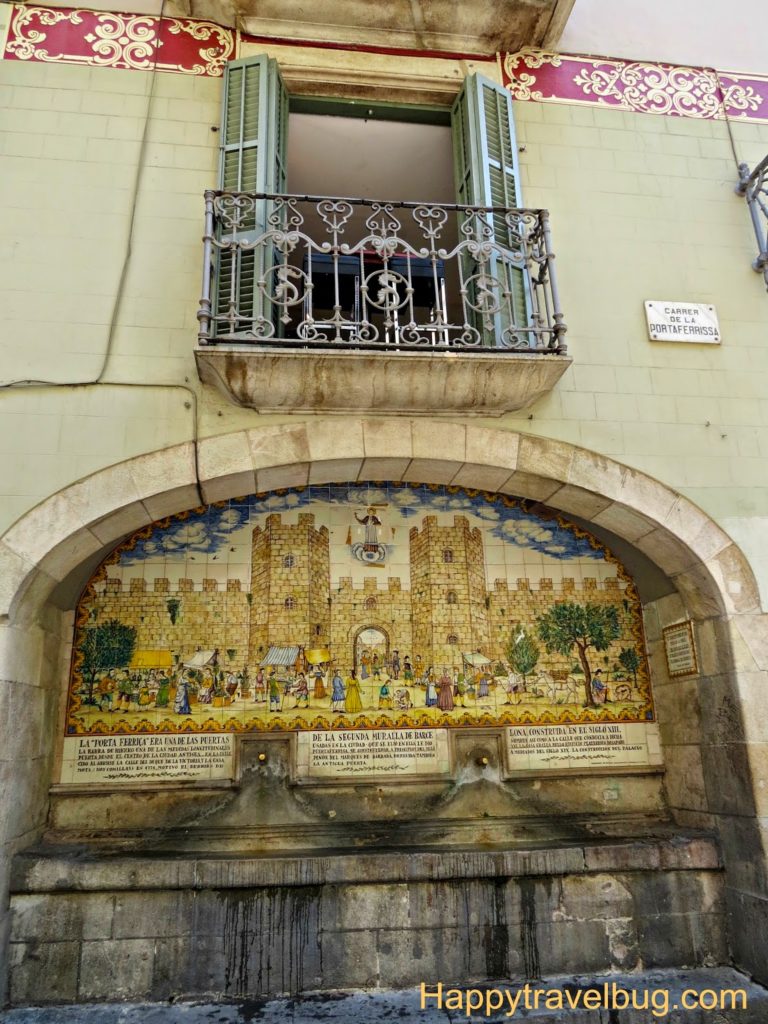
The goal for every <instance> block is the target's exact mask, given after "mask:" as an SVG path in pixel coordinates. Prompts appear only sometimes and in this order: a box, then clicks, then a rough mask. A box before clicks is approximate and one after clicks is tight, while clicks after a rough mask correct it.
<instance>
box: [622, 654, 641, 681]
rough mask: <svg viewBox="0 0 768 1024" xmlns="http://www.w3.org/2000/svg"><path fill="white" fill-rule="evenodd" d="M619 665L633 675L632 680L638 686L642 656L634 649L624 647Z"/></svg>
mask: <svg viewBox="0 0 768 1024" xmlns="http://www.w3.org/2000/svg"><path fill="white" fill-rule="evenodd" d="M619 663H620V664H621V665H622V666H623V667H624V668H625V669H626V670H627V672H631V673H632V679H633V680H634V682H635V686H637V670H638V669H639V668H640V656H639V655H638V653H637V651H636V650H635V648H634V647H622V649H621V654H619Z"/></svg>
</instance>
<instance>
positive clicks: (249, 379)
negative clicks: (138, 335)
mask: <svg viewBox="0 0 768 1024" xmlns="http://www.w3.org/2000/svg"><path fill="white" fill-rule="evenodd" d="M195 358H196V360H197V367H198V372H199V374H200V379H201V380H202V381H203V382H204V383H205V384H211V385H212V386H213V387H215V388H216V389H217V390H218V391H219V392H221V394H223V395H224V397H225V398H227V399H228V400H229V401H231V402H234V403H235V404H236V405H239V406H242V407H243V408H246V409H256V410H257V411H258V412H264V413H267V412H282V413H286V412H324V413H350V412H353V411H367V412H371V413H374V414H379V413H380V414H410V415H421V416H441V415H444V416H457V415H462V416H502V415H503V414H504V413H508V412H516V411H517V410H519V409H525V408H527V407H528V406H530V405H532V404H533V403H534V402H536V401H537V400H538V399H539V398H541V397H542V396H544V395H546V394H547V393H548V392H549V391H551V390H552V388H553V387H554V386H555V384H556V383H557V382H558V381H559V380H560V378H561V377H562V375H563V374H564V373H565V371H566V370H567V369H568V367H569V366H570V365H571V362H572V360H571V359H570V357H568V356H561V355H554V354H553V355H542V354H540V353H536V354H533V353H532V354H527V353H518V352H514V353H512V352H506V353H504V354H503V355H501V356H500V355H498V354H496V353H493V352H489V353H488V354H487V355H486V354H485V353H480V352H471V353H462V352H458V351H457V352H439V353H431V352H397V353H395V354H391V355H390V354H387V353H385V352H365V351H348V352H338V351H334V350H332V349H312V350H301V351H288V352H286V351H285V350H280V351H276V350H274V349H269V348H265V347H261V346H256V345H227V346H223V345H216V346H215V347H214V346H211V347H201V348H199V349H197V350H196V352H195Z"/></svg>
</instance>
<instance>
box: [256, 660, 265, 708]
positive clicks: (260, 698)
mask: <svg viewBox="0 0 768 1024" xmlns="http://www.w3.org/2000/svg"><path fill="white" fill-rule="evenodd" d="M253 699H254V701H255V702H256V703H257V704H265V703H266V701H267V684H266V680H265V678H264V669H263V668H262V667H261V665H260V666H259V667H258V668H257V669H256V675H255V677H254V680H253Z"/></svg>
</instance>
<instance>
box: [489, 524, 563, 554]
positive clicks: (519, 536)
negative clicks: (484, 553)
mask: <svg viewBox="0 0 768 1024" xmlns="http://www.w3.org/2000/svg"><path fill="white" fill-rule="evenodd" d="M499 532H500V534H501V536H502V537H503V538H504V539H505V540H508V541H511V542H512V543H513V544H519V545H520V546H521V547H528V545H529V544H530V543H531V542H532V541H533V542H534V543H535V544H537V545H539V544H545V545H549V543H550V542H552V541H554V539H555V535H554V532H553V531H552V530H548V529H547V528H546V527H544V526H539V524H538V523H533V522H531V521H530V520H526V519H508V520H507V521H506V522H505V523H502V524H501V526H500V527H499ZM561 550H562V546H561Z"/></svg>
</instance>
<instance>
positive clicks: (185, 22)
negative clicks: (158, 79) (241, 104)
mask: <svg viewBox="0 0 768 1024" xmlns="http://www.w3.org/2000/svg"><path fill="white" fill-rule="evenodd" d="M234 55H235V34H234V33H233V32H232V31H230V30H229V29H226V28H222V27H221V26H219V25H216V24H214V23H213V22H206V21H193V20H191V19H187V18H163V19H162V20H161V19H159V18H157V17H152V16H148V15H133V14H118V13H113V12H109V13H106V12H99V11H85V10H54V9H50V8H46V7H32V6H15V8H14V12H13V14H12V16H11V22H10V26H9V31H8V40H7V42H6V45H5V52H4V53H3V55H2V56H3V58H4V59H5V60H23V61H42V62H45V63H63V64H79V65H85V66H87V67H110V68H120V69H124V70H126V69H127V70H133V71H147V70H150V69H152V68H154V67H157V69H158V70H159V71H170V72H176V73H179V74H187V75H205V76H209V77H220V76H221V75H222V74H223V71H224V65H225V63H226V62H227V61H228V60H230V59H232V58H233V57H234Z"/></svg>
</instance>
